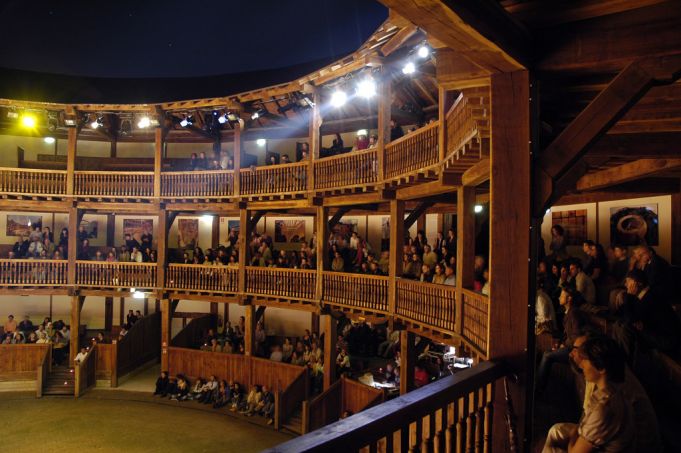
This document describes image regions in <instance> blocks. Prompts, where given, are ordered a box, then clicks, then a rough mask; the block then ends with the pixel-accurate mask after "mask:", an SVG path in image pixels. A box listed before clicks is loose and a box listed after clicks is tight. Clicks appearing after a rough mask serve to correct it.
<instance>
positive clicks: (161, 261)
mask: <svg viewBox="0 0 681 453" xmlns="http://www.w3.org/2000/svg"><path fill="white" fill-rule="evenodd" d="M169 229H170V225H168V213H167V211H166V210H165V209H163V208H162V209H161V210H160V211H159V214H158V230H157V232H156V249H157V251H156V264H157V265H156V286H158V287H159V288H163V287H164V286H165V281H166V266H167V264H168V230H169Z"/></svg>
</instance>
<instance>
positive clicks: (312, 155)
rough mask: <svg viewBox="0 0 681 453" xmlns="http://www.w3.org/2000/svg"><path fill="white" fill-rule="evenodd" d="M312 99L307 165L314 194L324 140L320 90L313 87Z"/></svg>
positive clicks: (308, 184) (310, 187)
mask: <svg viewBox="0 0 681 453" xmlns="http://www.w3.org/2000/svg"><path fill="white" fill-rule="evenodd" d="M313 90H314V91H313V93H312V100H313V102H314V107H312V109H311V110H310V131H309V137H310V143H309V156H308V167H307V187H308V189H309V190H311V191H312V193H313V194H314V188H315V182H314V164H315V162H316V161H317V160H318V159H319V149H320V147H321V146H322V140H321V136H320V131H321V129H320V128H321V126H322V116H321V112H320V108H321V106H320V103H321V101H322V99H321V95H320V94H319V90H318V89H316V88H313Z"/></svg>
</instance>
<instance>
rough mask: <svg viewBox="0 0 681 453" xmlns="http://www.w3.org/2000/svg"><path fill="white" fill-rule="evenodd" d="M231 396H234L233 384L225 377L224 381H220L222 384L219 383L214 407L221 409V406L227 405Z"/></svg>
mask: <svg viewBox="0 0 681 453" xmlns="http://www.w3.org/2000/svg"><path fill="white" fill-rule="evenodd" d="M231 397H232V390H231V386H230V385H228V384H227V381H225V380H224V379H223V380H222V381H220V384H219V385H218V390H217V394H216V396H215V399H214V401H213V409H219V408H221V407H224V406H226V405H227V404H229V401H230V399H231Z"/></svg>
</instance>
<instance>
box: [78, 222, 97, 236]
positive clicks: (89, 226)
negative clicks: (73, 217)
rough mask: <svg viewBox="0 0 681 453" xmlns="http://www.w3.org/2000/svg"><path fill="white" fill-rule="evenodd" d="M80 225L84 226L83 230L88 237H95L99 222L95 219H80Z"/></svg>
mask: <svg viewBox="0 0 681 453" xmlns="http://www.w3.org/2000/svg"><path fill="white" fill-rule="evenodd" d="M80 226H82V227H83V228H85V232H86V233H87V237H88V239H96V238H97V234H98V230H99V223H98V222H97V221H96V220H85V219H83V220H81V221H80Z"/></svg>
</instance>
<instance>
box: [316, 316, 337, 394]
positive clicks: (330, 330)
mask: <svg viewBox="0 0 681 453" xmlns="http://www.w3.org/2000/svg"><path fill="white" fill-rule="evenodd" d="M320 323H321V328H322V334H323V335H324V390H326V389H328V388H329V387H330V386H331V384H333V383H334V382H336V343H337V341H338V321H336V320H335V319H334V318H333V316H331V315H321V316H320Z"/></svg>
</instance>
